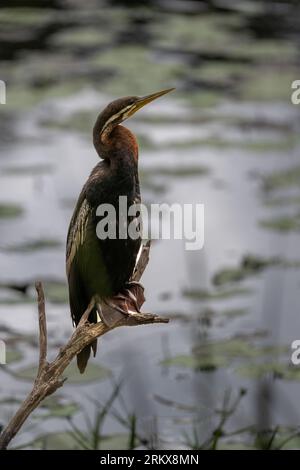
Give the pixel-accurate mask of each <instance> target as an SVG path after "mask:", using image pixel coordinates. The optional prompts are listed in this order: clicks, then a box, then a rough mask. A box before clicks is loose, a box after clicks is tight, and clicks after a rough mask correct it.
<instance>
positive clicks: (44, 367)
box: [0, 243, 169, 449]
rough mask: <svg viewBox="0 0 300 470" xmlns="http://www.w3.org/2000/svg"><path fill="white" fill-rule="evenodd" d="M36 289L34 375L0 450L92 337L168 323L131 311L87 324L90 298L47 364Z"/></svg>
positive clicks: (144, 262) (43, 323)
mask: <svg viewBox="0 0 300 470" xmlns="http://www.w3.org/2000/svg"><path fill="white" fill-rule="evenodd" d="M149 247H150V244H149V243H148V244H147V245H145V247H144V249H143V252H142V254H141V257H140V260H139V263H138V266H137V268H136V270H135V273H134V276H133V279H132V280H134V281H136V282H137V281H139V280H140V277H141V275H142V274H143V272H144V270H145V267H146V265H147V263H148V260H149ZM36 290H37V294H38V312H39V345H40V357H39V367H38V372H37V376H36V379H35V382H34V384H33V388H32V390H31V392H30V393H29V395H28V396H27V398H26V399H25V400H24V401H23V403H22V404H21V405H20V408H19V409H18V410H17V412H16V413H15V415H14V416H13V417H12V419H11V420H10V422H9V423H8V425H7V426H6V427H5V428H4V429H3V431H2V433H1V434H0V449H7V446H8V444H9V443H10V442H11V440H12V439H13V438H14V437H15V436H16V434H17V433H18V432H19V430H20V428H21V427H22V425H23V424H24V422H25V421H26V419H27V418H28V417H29V415H30V414H31V413H32V412H33V411H34V410H35V409H36V408H37V407H38V406H39V404H40V403H41V402H42V401H43V400H44V399H45V398H46V397H47V396H49V395H51V394H52V393H54V392H55V391H56V390H57V389H58V388H59V387H61V386H62V385H63V384H64V382H65V380H66V378H63V377H62V374H63V373H64V371H65V369H66V368H67V366H68V365H69V364H70V362H71V361H72V359H73V358H74V357H75V356H76V355H77V354H78V353H79V352H80V351H81V350H82V349H84V348H85V347H86V346H88V345H89V344H91V343H92V342H93V341H94V340H95V339H96V338H98V337H100V336H103V335H104V334H106V333H108V332H109V331H111V330H112V329H114V328H117V327H120V326H138V325H145V324H149V323H168V321H169V320H168V319H167V318H162V317H159V316H158V315H154V314H152V313H141V312H134V313H129V314H128V315H122V316H120V318H119V320H118V321H117V322H116V323H115V324H114V325H112V326H108V325H106V324H105V323H103V322H99V323H92V324H91V323H89V322H88V318H89V314H90V312H91V310H92V309H93V307H94V305H95V302H96V301H97V300H96V299H94V300H92V301H91V302H90V304H89V306H88V308H87V309H86V311H85V313H84V314H83V316H82V318H81V320H80V322H79V324H78V326H77V328H76V329H75V330H74V332H73V334H72V336H71V338H70V339H69V341H68V342H67V344H66V345H65V346H63V347H62V348H61V349H60V351H59V353H58V354H57V356H56V357H55V359H54V360H53V361H52V362H50V363H48V362H47V327H46V312H45V298H44V292H43V287H42V284H41V283H40V282H37V283H36Z"/></svg>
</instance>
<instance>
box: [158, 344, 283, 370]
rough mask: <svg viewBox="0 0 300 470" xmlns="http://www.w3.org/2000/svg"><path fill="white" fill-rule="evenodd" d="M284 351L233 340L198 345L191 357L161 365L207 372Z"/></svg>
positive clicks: (179, 357)
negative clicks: (237, 361)
mask: <svg viewBox="0 0 300 470" xmlns="http://www.w3.org/2000/svg"><path fill="white" fill-rule="evenodd" d="M286 351H287V348H286V347H284V346H277V347H276V346H268V345H253V344H252V343H251V342H250V341H249V339H248V340H247V339H245V340H243V339H239V338H233V339H229V340H222V341H214V342H206V343H203V344H200V345H199V346H197V347H195V348H194V350H193V355H178V356H175V357H173V358H170V359H166V360H164V361H162V362H161V364H162V365H164V366H177V367H185V368H191V369H196V370H202V371H204V370H206V371H209V370H214V369H216V368H218V367H224V366H229V365H230V364H231V363H232V362H233V361H235V360H240V361H241V360H245V359H253V358H257V357H264V356H269V355H274V354H282V353H285V352H286Z"/></svg>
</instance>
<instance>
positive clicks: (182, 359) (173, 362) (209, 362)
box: [160, 355, 227, 372]
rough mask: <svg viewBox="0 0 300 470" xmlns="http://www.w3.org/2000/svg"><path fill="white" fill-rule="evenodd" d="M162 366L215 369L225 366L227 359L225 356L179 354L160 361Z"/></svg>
mask: <svg viewBox="0 0 300 470" xmlns="http://www.w3.org/2000/svg"><path fill="white" fill-rule="evenodd" d="M160 364H161V365H162V366H166V367H173V366H175V367H184V368H187V369H194V370H199V371H203V372H204V371H205V372H209V371H213V370H215V369H218V368H219V367H225V366H226V364H227V361H226V359H225V358H223V357H220V356H203V357H196V356H188V355H186V356H185V355H178V356H175V357H172V358H170V359H165V360H164V361H161V363H160Z"/></svg>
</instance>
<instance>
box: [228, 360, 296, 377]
mask: <svg viewBox="0 0 300 470" xmlns="http://www.w3.org/2000/svg"><path fill="white" fill-rule="evenodd" d="M236 372H237V374H239V375H240V376H241V377H245V378H249V379H260V378H262V377H264V376H265V375H272V376H273V377H275V378H278V379H283V380H291V381H293V380H295V381H297V380H300V369H299V367H295V366H291V365H290V364H283V363H278V362H267V363H255V364H253V363H251V364H244V365H243V366H240V367H238V368H237V369H236Z"/></svg>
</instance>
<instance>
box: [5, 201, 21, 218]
mask: <svg viewBox="0 0 300 470" xmlns="http://www.w3.org/2000/svg"><path fill="white" fill-rule="evenodd" d="M23 212H24V209H23V207H22V206H20V205H18V204H4V203H2V204H0V219H2V218H3V219H10V218H14V217H19V216H20V215H22V214H23Z"/></svg>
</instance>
